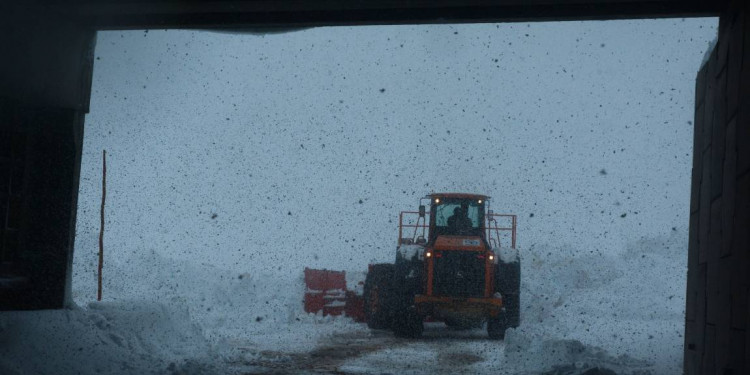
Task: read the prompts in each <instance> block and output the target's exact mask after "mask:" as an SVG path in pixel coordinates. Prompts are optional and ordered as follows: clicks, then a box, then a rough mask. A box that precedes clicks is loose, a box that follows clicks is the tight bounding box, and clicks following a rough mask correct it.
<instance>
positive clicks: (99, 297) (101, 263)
mask: <svg viewBox="0 0 750 375" xmlns="http://www.w3.org/2000/svg"><path fill="white" fill-rule="evenodd" d="M106 198H107V150H102V209H101V226H100V227H99V284H98V288H97V292H96V300H97V301H101V300H102V268H104V201H105V200H106Z"/></svg>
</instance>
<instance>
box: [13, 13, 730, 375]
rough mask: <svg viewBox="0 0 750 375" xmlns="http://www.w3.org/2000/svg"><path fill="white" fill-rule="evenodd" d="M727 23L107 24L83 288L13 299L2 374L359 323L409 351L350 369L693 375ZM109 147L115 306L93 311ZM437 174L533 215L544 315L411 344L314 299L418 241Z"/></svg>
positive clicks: (244, 346) (80, 245)
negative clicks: (298, 27) (697, 266)
mask: <svg viewBox="0 0 750 375" xmlns="http://www.w3.org/2000/svg"><path fill="white" fill-rule="evenodd" d="M715 29H716V20H714V19H692V20H658V21H657V20H642V21H618V22H611V23H602V22H566V23H547V24H532V25H526V24H503V25H489V24H487V25H443V26H391V27H360V28H320V29H312V30H306V31H303V32H297V33H292V34H281V35H266V36H248V35H227V34H216V33H205V32H191V31H149V32H142V31H136V32H101V33H100V34H99V38H98V46H97V52H96V54H97V60H96V66H95V75H94V88H93V89H94V95H93V97H92V110H91V113H90V114H89V115H88V116H87V122H86V134H85V146H84V155H83V158H82V160H83V162H82V163H83V164H82V170H81V187H80V193H79V213H78V223H77V237H76V253H75V259H74V279H73V298H74V300H75V301H76V303H77V304H78V306H79V307H78V308H75V309H72V310H65V311H43V312H14V313H0V330H1V331H0V340H2V345H0V372H3V373H10V374H15V373H23V374H26V373H42V374H51V373H55V374H58V373H83V374H94V373H115V374H117V373H123V374H135V373H144V372H154V373H169V372H173V373H188V374H192V373H224V372H230V373H231V372H253V371H263V370H267V369H268V367H267V366H268V365H269V363H270V364H273V363H282V364H283V363H287V365H289V366H293V362H294V360H293V359H294V358H300V356H301V355H305V353H310V352H311V351H312V350H313V349H314V348H316V347H319V346H320V345H325V344H326V343H327V342H330V341H331V340H333V341H337V340H338V341H341V340H343V342H347V341H346V340H349V339H351V340H355V341H356V340H359V341H363V342H367V340H371V341H372V342H374V343H380V345H386V346H388V348H387V349H385V348H381V349H378V350H374V349H373V351H368V352H366V353H362V355H361V356H355V357H352V358H344V359H342V360H341V361H342V362H341V363H338V362H337V364H336V366H337V368H339V369H341V370H343V371H349V372H364V373H381V372H389V371H391V372H394V373H400V372H416V373H431V372H436V371H439V370H440V369H441V368H444V367H445V365H446V363H454V364H456V363H457V364H458V365H457V366H458V367H451V369H452V370H455V372H467V373H475V372H480V373H481V372H486V373H497V372H500V373H503V372H507V373H519V372H520V373H523V372H528V373H535V372H536V373H538V372H541V371H547V370H552V369H553V368H555V366H573V367H575V366H578V369H579V370H580V369H585V368H587V366H596V365H603V366H606V367H609V368H612V369H614V370H616V371H619V372H622V373H632V372H637V371H642V370H646V371H651V372H652V373H653V374H659V375H660V374H679V373H680V372H681V356H682V344H683V339H682V333H683V320H684V304H685V302H684V281H685V265H686V255H685V254H686V249H687V215H688V202H689V178H690V162H691V158H690V153H691V149H690V148H691V144H692V143H691V139H692V123H691V121H692V107H693V83H694V76H695V72H696V71H697V69H698V64H699V63H700V58H701V56H702V55H703V53H704V51H705V50H706V48H707V47H708V42H709V41H710V40H712V39H713V37H714V34H715ZM343 31H346V32H343ZM342 51H346V52H345V53H342ZM102 149H107V152H108V163H109V164H108V171H109V175H108V178H107V181H108V184H109V185H108V202H107V232H106V237H105V251H106V254H107V255H106V258H105V259H106V263H105V277H104V280H105V284H104V302H102V303H93V304H91V301H92V300H93V299H94V297H95V292H96V289H95V287H96V278H95V272H96V262H97V258H96V252H97V250H98V249H97V236H98V205H99V199H100V194H101V192H100V184H101V175H100V173H101V165H100V163H101V160H100V158H101V150H102ZM431 191H470V192H477V193H486V194H489V195H491V196H493V197H494V199H493V201H492V206H493V209H494V210H495V211H496V212H512V213H516V214H518V215H519V248H520V254H521V257H522V260H523V270H522V274H523V281H522V288H523V297H522V309H523V310H522V314H523V315H522V316H523V325H522V327H520V328H519V329H517V330H513V331H511V332H509V333H508V337H507V339H506V340H505V342H503V343H498V342H491V341H487V340H484V339H483V337H484V333H483V332H481V331H469V332H452V331H448V332H447V333H441V332H444V331H442V330H439V329H438V330H436V331H434V332H432V331H431V332H432V333H430V334H432V335H437V336H438V337H437V339H434V340H432V339H430V336H429V335H428V338H427V339H425V340H421V341H417V342H407V343H404V342H391V341H389V340H391V339H390V338H388V336H383V335H381V334H372V333H370V332H369V331H368V330H367V329H366V327H364V326H363V325H361V324H356V323H352V322H350V321H348V320H347V319H345V318H344V319H332V318H327V317H320V316H310V315H307V314H304V312H303V311H302V293H303V285H302V278H301V277H302V269H303V267H304V266H309V267H318V268H331V269H343V270H347V271H350V274H351V275H352V278H351V280H350V284H351V283H352V281H356V279H357V277H360V278H361V274H360V275H354V273H355V272H361V271H364V270H365V269H366V267H367V263H369V262H382V261H390V260H392V258H393V257H394V256H395V244H396V237H397V228H396V227H395V225H396V223H397V220H398V211H400V210H413V209H415V208H416V205H417V204H418V201H417V199H418V198H419V197H421V196H423V195H424V194H426V193H429V192H431ZM359 341H357V342H359ZM598 348H600V349H598ZM553 351H554V352H555V353H557V354H555V355H550V353H551V352H553ZM472 353H473V354H472ZM308 360H309V358H308ZM418 360H422V361H423V362H420V363H422V364H423V366H422V367H420V368H413V363H414V361H418ZM285 361H286V362H285ZM290 361H291V362H290ZM451 361H452V362H451ZM289 363H291V364H289ZM410 366H411V367H410ZM292 368H293V367H292ZM565 368H566V367H563V369H565ZM286 369H287V370H288V369H289V367H286ZM561 371H564V370H561ZM571 371H573V372H571V373H575V369H573V370H571Z"/></svg>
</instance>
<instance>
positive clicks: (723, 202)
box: [684, 1, 750, 375]
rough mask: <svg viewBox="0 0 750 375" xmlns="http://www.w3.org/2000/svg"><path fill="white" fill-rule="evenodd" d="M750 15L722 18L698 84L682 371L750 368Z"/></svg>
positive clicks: (740, 12)
mask: <svg viewBox="0 0 750 375" xmlns="http://www.w3.org/2000/svg"><path fill="white" fill-rule="evenodd" d="M741 7H745V9H740V8H741ZM749 16H750V13H749V12H748V9H747V5H745V4H742V2H740V1H736V2H735V3H734V4H733V5H732V7H731V8H730V10H729V11H727V12H726V13H725V14H723V15H722V17H721V21H720V26H719V40H718V43H717V44H716V47H715V48H714V50H713V52H712V53H711V56H710V59H709V60H708V62H707V63H706V64H705V65H704V66H703V67H702V68H701V70H700V72H699V73H698V78H697V81H696V109H695V141H694V147H693V177H692V184H693V185H692V199H691V204H690V245H689V250H688V284H687V309H686V317H685V318H686V324H685V362H684V363H685V373H686V374H722V375H724V374H727V375H728V374H747V373H750V362H749V361H750V335H748V332H750V331H748V325H750V314H749V310H748V286H749V285H750V20H748V17H749Z"/></svg>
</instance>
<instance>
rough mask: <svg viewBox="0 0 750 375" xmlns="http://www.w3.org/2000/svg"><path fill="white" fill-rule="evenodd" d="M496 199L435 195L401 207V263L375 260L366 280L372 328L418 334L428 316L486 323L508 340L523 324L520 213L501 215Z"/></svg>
mask: <svg viewBox="0 0 750 375" xmlns="http://www.w3.org/2000/svg"><path fill="white" fill-rule="evenodd" d="M489 201H490V197H488V196H485V195H478V194H464V193H441V194H438V193H434V194H429V195H428V196H426V197H425V198H422V199H421V200H420V205H419V211H404V212H401V214H400V215H399V237H398V246H397V251H396V259H395V262H394V263H387V264H371V265H370V267H369V270H368V272H367V276H366V278H365V285H364V292H363V297H364V315H365V320H366V322H367V324H368V326H369V327H370V328H372V329H390V330H392V331H393V332H394V334H395V335H396V336H398V337H410V338H415V337H419V336H421V335H422V331H423V327H424V322H425V320H429V321H443V322H445V324H446V325H448V326H452V327H456V328H472V327H481V326H482V325H484V324H485V323H486V327H487V333H488V335H489V337H490V338H491V339H503V338H504V337H505V331H506V329H507V328H511V327H518V325H519V324H520V314H519V308H520V279H521V268H520V258H519V257H518V254H517V252H516V249H515V247H516V246H515V242H516V221H517V218H516V216H515V215H500V214H495V213H493V212H492V210H491V209H490V203H489ZM428 202H429V203H428ZM426 203H427V204H426ZM428 207H429V211H428ZM409 217H411V218H412V220H409ZM414 218H416V219H414ZM503 221H504V222H505V223H508V224H503V225H502V226H501V222H503ZM508 237H510V244H509V245H508V244H503V245H504V246H501V239H505V242H507V239H508Z"/></svg>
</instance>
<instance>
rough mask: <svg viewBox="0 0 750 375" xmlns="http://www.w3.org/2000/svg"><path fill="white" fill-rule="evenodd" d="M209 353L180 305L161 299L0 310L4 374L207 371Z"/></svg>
mask: <svg viewBox="0 0 750 375" xmlns="http://www.w3.org/2000/svg"><path fill="white" fill-rule="evenodd" d="M213 353H214V352H213V351H212V349H211V347H210V346H209V345H208V342H207V341H206V339H205V338H204V336H203V334H202V332H201V329H200V328H199V327H197V326H196V325H194V324H192V323H191V320H190V317H189V315H188V314H187V312H186V311H185V310H184V309H179V308H174V307H171V306H167V305H163V304H156V303H143V302H139V303H127V302H122V303H119V302H118V303H112V302H110V303H92V304H90V305H89V307H88V308H87V309H82V308H75V309H70V310H50V311H31V312H29V311H16V312H3V313H0V373H3V374H98V373H102V374H212V373H215V372H216V371H217V370H218V368H216V367H215V364H213V363H214V360H213V357H214V354H213Z"/></svg>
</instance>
